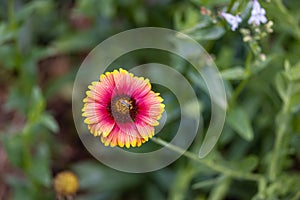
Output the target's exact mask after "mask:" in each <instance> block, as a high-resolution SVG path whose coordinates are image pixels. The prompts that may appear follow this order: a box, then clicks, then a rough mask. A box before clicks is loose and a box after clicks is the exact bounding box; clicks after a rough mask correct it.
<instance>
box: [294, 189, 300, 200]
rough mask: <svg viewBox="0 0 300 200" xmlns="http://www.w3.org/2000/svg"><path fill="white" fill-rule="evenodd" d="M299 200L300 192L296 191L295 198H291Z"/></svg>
mask: <svg viewBox="0 0 300 200" xmlns="http://www.w3.org/2000/svg"><path fill="white" fill-rule="evenodd" d="M298 199H300V191H298V192H297V193H296V194H295V196H294V197H293V198H292V200H298Z"/></svg>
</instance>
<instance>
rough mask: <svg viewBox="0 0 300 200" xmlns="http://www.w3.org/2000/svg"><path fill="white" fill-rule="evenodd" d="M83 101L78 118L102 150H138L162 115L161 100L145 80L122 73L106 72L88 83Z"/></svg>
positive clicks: (119, 71) (123, 71) (120, 70)
mask: <svg viewBox="0 0 300 200" xmlns="http://www.w3.org/2000/svg"><path fill="white" fill-rule="evenodd" d="M86 94H87V97H86V98H85V99H84V100H83V102H84V107H83V109H82V111H83V114H82V116H84V117H86V119H85V120H84V122H85V123H86V124H88V128H89V130H90V132H91V133H92V134H93V135H94V136H100V138H101V141H102V142H103V143H104V145H105V146H108V145H110V146H111V147H114V146H117V145H118V146H120V147H124V146H126V147H127V148H129V147H130V146H132V147H135V146H141V144H142V143H144V142H146V141H148V139H149V138H151V137H152V136H153V135H154V126H157V125H158V124H159V122H158V121H157V120H159V119H160V118H161V116H162V112H163V111H164V107H165V106H164V104H162V101H163V99H162V98H161V97H160V96H159V93H155V92H153V91H152V90H151V84H150V81H149V80H148V79H144V78H142V77H136V76H134V75H133V74H132V73H129V72H127V71H126V70H124V69H119V70H114V71H113V72H106V73H105V74H102V75H101V76H100V81H97V82H92V84H91V85H90V86H89V91H87V92H86Z"/></svg>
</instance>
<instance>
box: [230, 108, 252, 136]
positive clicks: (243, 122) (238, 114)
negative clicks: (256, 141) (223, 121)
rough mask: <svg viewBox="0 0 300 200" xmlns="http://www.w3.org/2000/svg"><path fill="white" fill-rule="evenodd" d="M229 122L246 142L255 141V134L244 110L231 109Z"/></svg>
mask: <svg viewBox="0 0 300 200" xmlns="http://www.w3.org/2000/svg"><path fill="white" fill-rule="evenodd" d="M227 122H228V124H229V125H230V127H231V128H232V129H233V130H235V131H236V132H237V133H238V134H239V135H240V136H241V137H242V138H244V139H245V140H247V141H251V140H252V139H253V135H254V134H253V130H252V126H251V123H250V119H249V117H248V115H247V113H246V112H245V110H244V109H243V108H241V107H233V108H232V109H230V111H229V112H228V115H227Z"/></svg>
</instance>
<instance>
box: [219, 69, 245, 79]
mask: <svg viewBox="0 0 300 200" xmlns="http://www.w3.org/2000/svg"><path fill="white" fill-rule="evenodd" d="M221 76H222V78H224V79H226V80H243V79H245V78H246V77H247V75H246V73H245V70H244V68H242V67H233V68H230V69H225V70H223V71H221Z"/></svg>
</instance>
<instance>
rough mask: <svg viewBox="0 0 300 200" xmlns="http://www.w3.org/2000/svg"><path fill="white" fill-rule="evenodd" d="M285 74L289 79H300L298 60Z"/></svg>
mask: <svg viewBox="0 0 300 200" xmlns="http://www.w3.org/2000/svg"><path fill="white" fill-rule="evenodd" d="M286 76H287V78H288V79H289V80H290V81H296V80H299V79H300V62H299V63H297V64H296V65H295V66H293V67H292V68H291V69H290V70H288V71H287V72H286Z"/></svg>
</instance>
